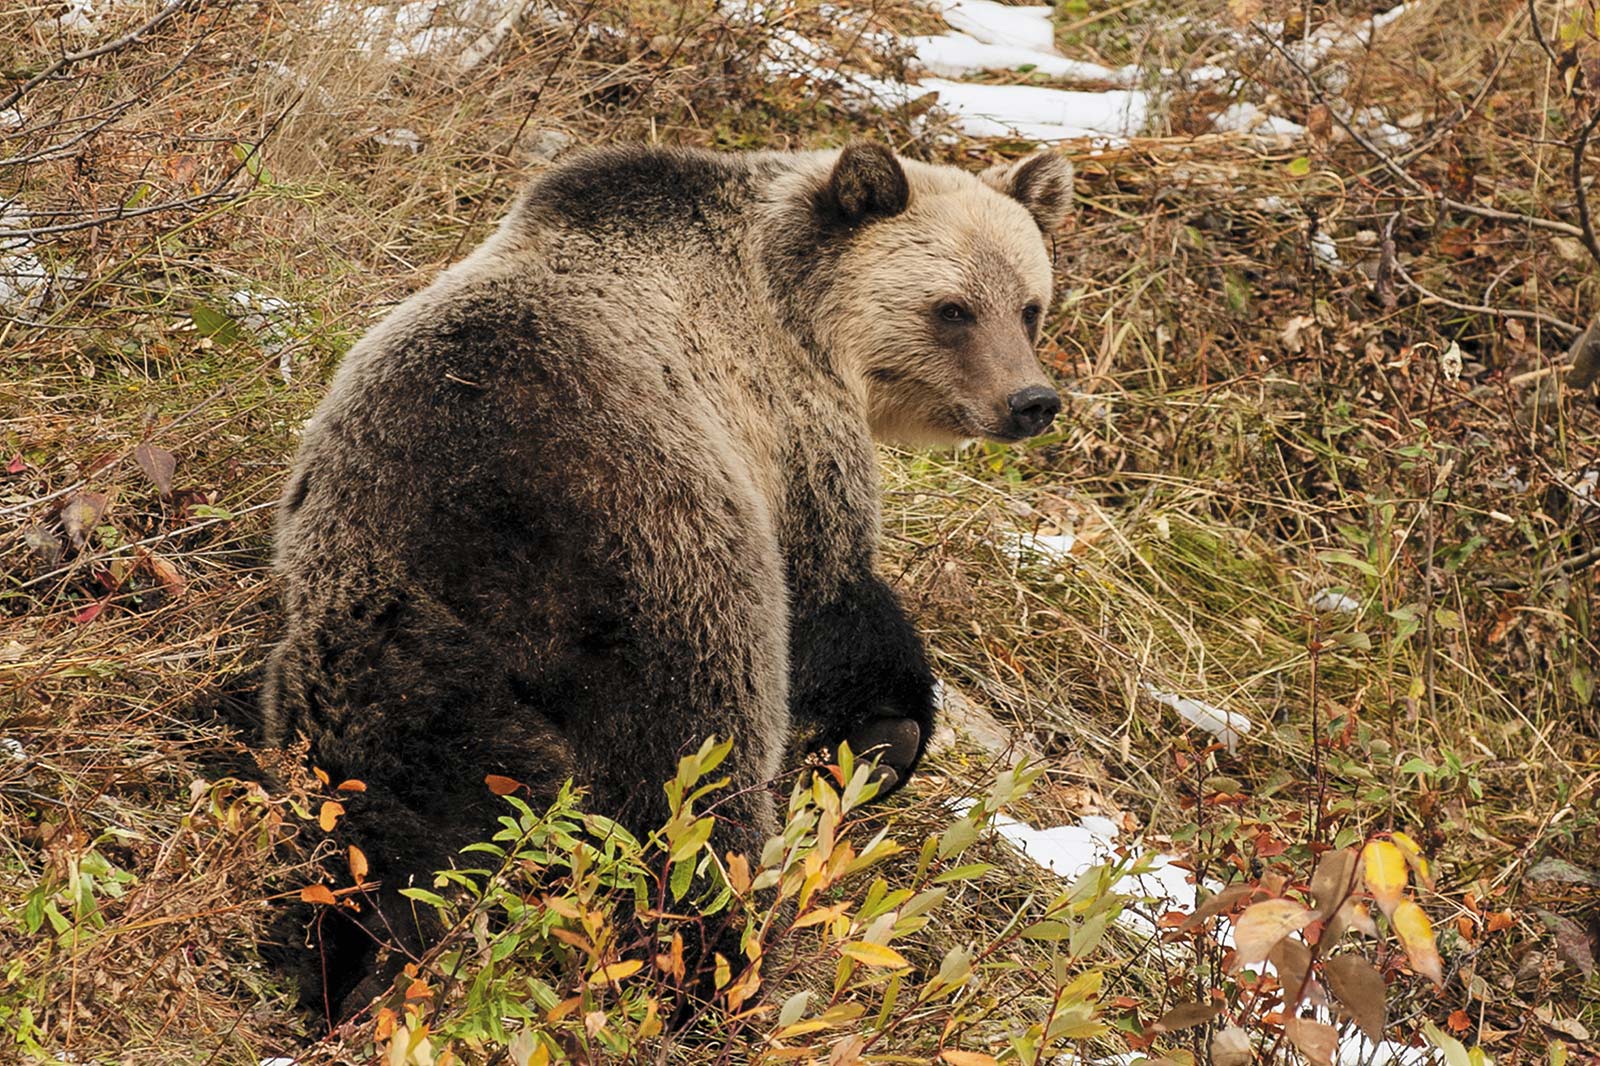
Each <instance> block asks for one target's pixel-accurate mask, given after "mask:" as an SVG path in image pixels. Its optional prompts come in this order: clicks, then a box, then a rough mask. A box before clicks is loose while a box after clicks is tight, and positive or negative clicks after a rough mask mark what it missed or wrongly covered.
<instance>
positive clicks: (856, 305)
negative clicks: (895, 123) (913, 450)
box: [812, 142, 1072, 444]
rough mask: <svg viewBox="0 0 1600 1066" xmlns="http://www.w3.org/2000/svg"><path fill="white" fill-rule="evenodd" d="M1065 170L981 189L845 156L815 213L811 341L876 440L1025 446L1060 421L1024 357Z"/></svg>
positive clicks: (884, 153)
mask: <svg viewBox="0 0 1600 1066" xmlns="http://www.w3.org/2000/svg"><path fill="white" fill-rule="evenodd" d="M1071 199H1072V167H1071V164H1070V163H1068V162H1067V161H1066V160H1065V159H1063V158H1061V157H1060V156H1056V155H1051V154H1048V153H1044V154H1039V155H1035V156H1032V157H1029V158H1027V159H1024V160H1022V161H1020V162H1018V163H1014V164H1009V165H1001V166H997V167H994V168H992V169H990V170H988V171H986V172H984V173H983V174H982V175H981V176H976V175H972V174H968V173H966V172H964V171H961V170H958V169H956V168H954V167H943V166H929V165H926V164H921V163H915V162H911V161H906V160H901V159H899V158H897V157H896V156H895V155H894V154H893V153H892V152H890V151H889V150H888V149H887V148H884V147H883V146H881V145H876V144H872V143H865V142H864V143H858V144H854V145H851V146H850V147H848V148H846V149H844V150H843V151H842V152H841V153H840V154H839V156H838V160H837V162H835V163H834V164H833V167H832V169H831V171H830V172H829V173H828V174H827V177H826V179H825V180H824V182H823V184H822V185H821V186H820V188H817V189H816V190H815V192H814V194H813V196H812V210H813V211H814V212H815V213H816V216H817V222H818V224H819V225H820V226H822V227H823V228H824V229H831V230H832V232H833V233H834V235H835V236H834V239H835V241H837V242H838V243H837V244H835V247H836V248H837V249H838V256H837V258H836V259H835V260H834V263H833V269H832V270H831V271H829V274H830V278H829V279H828V281H827V283H826V284H827V290H826V295H825V296H824V298H823V300H822V307H821V310H822V311H823V316H822V321H821V322H819V323H818V327H817V328H818V336H819V339H821V340H822V341H823V343H824V344H825V345H826V346H827V347H828V349H829V350H830V351H831V352H832V354H833V356H834V358H835V360H836V361H837V363H838V365H839V366H840V367H841V368H842V369H843V370H844V371H845V373H846V374H847V375H849V376H850V377H852V378H854V379H855V380H856V382H857V383H858V386H859V387H860V388H862V389H864V391H865V394H866V400H867V407H868V415H869V418H870V421H871V425H872V430H873V433H874V435H875V436H877V437H879V438H881V439H887V440H895V441H901V442H905V443H912V444H931V443H949V442H952V441H959V440H967V439H972V438H985V439H989V440H1002V441H1011V440H1021V439H1022V438H1024V437H1031V436H1033V435H1035V434H1037V433H1040V432H1043V431H1044V430H1045V429H1046V428H1047V427H1048V426H1049V425H1050V423H1051V422H1052V421H1053V420H1054V419H1055V416H1056V413H1057V412H1058V411H1059V410H1060V409H1061V400H1060V398H1059V397H1058V396H1057V395H1056V391H1055V389H1054V388H1052V387H1051V386H1050V383H1049V381H1048V380H1047V379H1046V377H1045V375H1044V372H1043V370H1042V369H1041V368H1040V366H1039V363H1038V359H1037V358H1036V357H1035V355H1034V344H1035V342H1036V341H1037V339H1038V336H1039V329H1040V326H1041V324H1042V319H1043V317H1044V314H1045V310H1046V308H1048V307H1049V304H1050V291H1051V270H1050V256H1049V253H1048V251H1047V248H1046V238H1047V236H1048V235H1050V234H1053V233H1054V232H1055V230H1056V228H1057V227H1058V226H1059V225H1060V223H1061V220H1062V218H1063V217H1064V216H1065V214H1066V212H1067V209H1068V207H1069V205H1070V203H1071Z"/></svg>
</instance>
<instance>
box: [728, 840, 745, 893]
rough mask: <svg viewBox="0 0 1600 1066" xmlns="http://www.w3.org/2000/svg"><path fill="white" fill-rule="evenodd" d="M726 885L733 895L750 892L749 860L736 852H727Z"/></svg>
mask: <svg viewBox="0 0 1600 1066" xmlns="http://www.w3.org/2000/svg"><path fill="white" fill-rule="evenodd" d="M728 884H729V885H731V886H732V887H733V891H734V894H735V895H740V896H742V895H744V894H745V893H747V892H749V891H750V860H749V859H747V858H745V857H744V856H743V855H740V854H739V853H738V852H736V851H730V852H728Z"/></svg>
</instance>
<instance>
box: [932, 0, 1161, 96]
mask: <svg viewBox="0 0 1600 1066" xmlns="http://www.w3.org/2000/svg"><path fill="white" fill-rule="evenodd" d="M1012 10H1016V9H1014V8H1013V9H1012ZM906 44H908V45H910V46H911V47H912V49H913V50H915V52H916V56H917V65H918V66H920V67H921V68H922V69H924V70H926V71H927V72H928V73H929V74H935V75H938V76H940V77H945V78H959V77H961V76H963V75H965V74H976V73H980V72H982V71H987V70H1019V69H1023V68H1028V70H1029V72H1030V73H1036V74H1043V75H1045V76H1047V77H1051V78H1065V79H1068V80H1071V81H1106V82H1111V83H1112V84H1113V85H1131V84H1132V83H1133V81H1134V79H1135V78H1136V77H1137V76H1138V72H1137V71H1136V70H1134V69H1133V68H1131V67H1122V68H1120V69H1116V70H1113V69H1112V68H1111V67H1103V66H1101V65H1100V64H1098V63H1087V62H1084V61H1082V60H1078V59H1068V58H1067V57H1066V56H1063V55H1057V54H1056V53H1055V52H1036V51H1034V50H1033V49H1031V48H1019V47H1017V46H1016V45H1010V44H988V43H985V42H983V41H980V40H978V39H976V38H974V37H969V36H968V35H967V34H965V33H946V34H941V35H939V36H937V37H908V38H906Z"/></svg>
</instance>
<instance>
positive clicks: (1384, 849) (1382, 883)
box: [1361, 840, 1406, 920]
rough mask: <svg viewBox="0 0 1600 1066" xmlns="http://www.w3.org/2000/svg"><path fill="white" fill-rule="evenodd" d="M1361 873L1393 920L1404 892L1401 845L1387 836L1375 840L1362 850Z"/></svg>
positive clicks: (1404, 874) (1373, 895)
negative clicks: (1393, 842) (1386, 838)
mask: <svg viewBox="0 0 1600 1066" xmlns="http://www.w3.org/2000/svg"><path fill="white" fill-rule="evenodd" d="M1361 859H1362V877H1363V879H1364V880H1365V881H1366V883H1367V891H1368V892H1371V893H1372V898H1373V899H1376V900H1377V901H1378V906H1380V907H1382V908H1383V913H1384V914H1387V915H1388V916H1389V918H1390V920H1393V918H1394V911H1395V908H1396V907H1397V906H1399V904H1400V900H1401V899H1402V898H1403V897H1404V896H1405V891H1406V857H1405V855H1404V854H1402V853H1401V851H1400V849H1399V848H1398V847H1397V846H1396V845H1394V844H1391V843H1390V842H1389V841H1387V840H1374V841H1372V842H1371V843H1369V844H1368V845H1367V846H1366V847H1365V848H1364V849H1362V852H1361Z"/></svg>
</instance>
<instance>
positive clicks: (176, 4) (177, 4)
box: [0, 0, 196, 111]
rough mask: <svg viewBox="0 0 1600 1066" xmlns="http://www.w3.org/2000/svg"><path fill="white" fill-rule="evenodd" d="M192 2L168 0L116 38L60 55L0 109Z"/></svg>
mask: <svg viewBox="0 0 1600 1066" xmlns="http://www.w3.org/2000/svg"><path fill="white" fill-rule="evenodd" d="M194 2H196V0H168V3H167V5H166V6H165V7H163V8H162V9H161V10H160V11H157V12H156V13H155V14H154V15H152V16H151V17H150V18H148V19H146V20H145V21H144V22H143V23H141V24H140V25H138V26H136V27H134V28H133V29H132V30H129V31H128V32H127V33H125V34H123V35H122V36H121V37H118V38H117V39H116V40H114V41H107V42H106V43H105V44H102V45H98V46H96V47H94V48H88V49H85V50H84V51H82V52H72V53H69V54H67V55H64V56H62V57H61V58H60V59H58V60H56V61H55V62H54V63H52V64H50V66H48V67H46V68H45V69H44V70H41V71H40V72H39V73H37V74H35V75H34V76H33V77H31V78H29V79H28V80H27V81H25V82H23V83H22V85H21V87H19V88H18V89H16V90H15V91H14V92H12V94H11V95H10V96H8V97H6V98H5V99H4V100H0V111H5V110H7V109H9V108H11V107H12V106H13V105H15V104H16V102H17V101H18V100H21V99H22V98H23V97H24V96H26V95H27V94H28V93H30V92H32V91H33V90H34V89H35V88H37V87H38V86H39V85H40V84H42V83H44V82H46V81H49V80H50V79H51V78H53V77H55V76H56V75H57V74H60V73H61V72H62V71H63V70H66V69H67V68H68V67H70V66H72V65H73V64H74V63H82V62H83V61H84V60H86V59H94V58H95V57H96V56H103V55H105V54H106V53H107V52H115V51H117V50H118V49H121V48H126V47H127V46H128V45H130V44H132V43H133V42H135V41H137V40H138V39H139V38H140V37H143V36H144V35H145V34H147V33H149V32H150V31H151V30H153V29H155V28H156V27H157V26H160V25H161V24H162V23H163V22H166V21H167V20H168V19H170V18H172V16H174V15H176V14H177V13H178V12H180V11H182V10H183V9H184V8H186V7H188V6H189V5H190V4H192V3H194Z"/></svg>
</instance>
